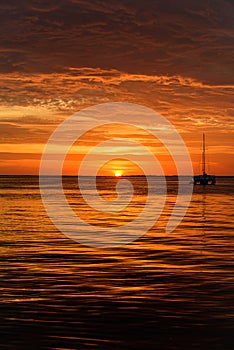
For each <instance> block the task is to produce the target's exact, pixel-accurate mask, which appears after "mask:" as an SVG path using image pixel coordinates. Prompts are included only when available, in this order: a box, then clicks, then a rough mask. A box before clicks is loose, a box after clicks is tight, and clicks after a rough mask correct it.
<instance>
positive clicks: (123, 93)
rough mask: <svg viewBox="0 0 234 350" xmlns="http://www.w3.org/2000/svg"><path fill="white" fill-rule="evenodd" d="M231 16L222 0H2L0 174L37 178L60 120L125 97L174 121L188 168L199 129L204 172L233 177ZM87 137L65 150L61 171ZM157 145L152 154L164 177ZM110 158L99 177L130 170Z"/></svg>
mask: <svg viewBox="0 0 234 350" xmlns="http://www.w3.org/2000/svg"><path fill="white" fill-rule="evenodd" d="M233 16H234V4H233V1H231V0H229V1H228V0H212V1H211V0H196V1H192V0H146V1H142V0H109V1H107V0H57V1H53V2H52V1H48V0H47V1H44V0H35V1H34V0H21V1H18V0H7V1H5V0H2V1H1V3H0V23H1V31H0V153H1V154H0V174H38V172H39V165H40V159H41V155H42V152H43V148H44V145H45V144H46V142H47V140H48V138H49V136H50V135H51V133H52V132H53V131H54V130H55V128H56V127H57V126H58V125H59V124H60V123H61V122H62V121H64V120H65V119H66V118H68V117H69V116H70V115H72V114H73V113H75V112H78V111H80V110H82V109H83V108H86V107H90V106H93V105H96V104H100V103H105V102H131V103H136V104H140V105H143V106H146V107H149V108H151V109H153V110H155V111H156V112H158V113H160V114H161V115H163V116H164V117H166V118H167V119H168V120H169V121H170V123H172V124H173V125H174V126H175V128H176V129H177V130H178V132H179V133H180V135H181V137H182V138H183V140H184V142H185V144H186V146H187V147H188V150H189V152H190V155H191V159H192V162H193V167H194V172H195V173H197V172H198V173H199V171H200V163H201V140H202V133H203V132H205V133H206V140H207V154H208V165H209V168H208V170H209V171H210V172H211V173H215V174H216V175H234V171H233V164H234V161H233V153H234V150H233V116H234V105H233V100H234V98H233V97H234V96H233V86H234V81H233V80H234V73H233V72H234V69H233V68H234V67H233V47H234V27H233V23H234V20H233ZM142 118H143V117H142ZM111 121H113V120H111V118H110V122H111ZM132 122H133V123H134V118H133V120H132ZM152 124H153V121H152ZM120 130H121V128H120V129H118V130H115V134H116V133H117V134H118V132H119V131H120ZM99 135H101V136H103V139H105V130H104V131H102V130H99ZM115 136H116V135H115ZM123 137H124V136H123ZM90 140H93V138H92V136H90V139H89V141H88V140H87V138H86V141H85V142H84V144H83V148H82V147H80V148H78V149H77V150H76V151H74V152H72V151H71V152H70V157H67V164H66V167H65V168H66V173H67V174H75V173H76V171H75V167H76V166H77V162H78V163H79V161H80V160H81V159H82V158H83V157H84V155H85V153H86V152H87V145H88V144H89V143H90ZM98 140H99V141H101V140H102V137H100V138H99V139H98ZM95 142H97V140H95ZM152 143H154V141H152ZM161 146H162V145H161ZM161 146H160V145H158V144H155V148H154V150H155V152H156V153H157V154H158V155H159V157H160V156H161V161H162V162H164V163H165V164H164V165H165V173H166V174H167V175H173V174H174V172H175V167H174V166H173V165H170V164H169V162H168V158H167V156H166V151H165V149H162V147H161ZM131 147H132V146H131ZM109 151H110V153H111V152H112V151H113V155H114V156H115V157H117V156H118V157H117V158H122V155H123V154H124V152H122V153H121V152H120V153H119V154H117V152H115V151H114V149H113V148H112V147H110V148H109ZM133 152H134V151H133ZM138 156H139V157H143V155H142V154H140V153H139V154H138ZM118 162H119V163H118ZM118 162H117V163H118V165H116V164H117V163H112V165H109V170H108V166H107V167H106V169H107V170H106V174H108V171H109V172H110V173H111V167H113V169H112V170H113V171H114V170H116V167H120V168H121V167H122V168H123V169H124V171H126V172H128V171H130V170H129V169H128V171H127V170H126V169H127V166H126V164H125V163H124V162H122V163H121V162H120V160H119V161H118ZM123 169H120V170H123ZM117 170H118V169H117ZM133 170H134V169H133V168H132V171H133ZM135 170H136V168H135ZM90 171H91V168H90ZM147 171H148V172H150V168H149V169H148V170H147ZM88 173H89V167H88V169H87V174H88ZM128 173H129V172H128ZM130 173H131V171H130ZM130 173H129V174H130Z"/></svg>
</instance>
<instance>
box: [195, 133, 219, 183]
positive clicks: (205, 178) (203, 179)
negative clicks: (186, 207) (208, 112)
mask: <svg viewBox="0 0 234 350" xmlns="http://www.w3.org/2000/svg"><path fill="white" fill-rule="evenodd" d="M193 182H194V185H215V183H216V176H215V175H208V174H207V173H206V145H205V134H204V133H203V138H202V175H196V176H194V177H193Z"/></svg>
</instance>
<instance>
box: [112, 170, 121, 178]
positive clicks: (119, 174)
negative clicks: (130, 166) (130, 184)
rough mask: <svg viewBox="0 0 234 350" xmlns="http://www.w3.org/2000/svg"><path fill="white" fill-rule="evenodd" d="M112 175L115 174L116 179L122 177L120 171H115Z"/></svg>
mask: <svg viewBox="0 0 234 350" xmlns="http://www.w3.org/2000/svg"><path fill="white" fill-rule="evenodd" d="M114 173H115V176H116V177H120V176H122V171H120V170H115V171H114Z"/></svg>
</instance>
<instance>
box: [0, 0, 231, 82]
mask: <svg viewBox="0 0 234 350" xmlns="http://www.w3.org/2000/svg"><path fill="white" fill-rule="evenodd" d="M13 4H14V6H15V8H14V11H9V10H8V9H7V8H6V9H5V10H4V9H3V11H2V15H0V20H1V34H0V40H1V47H2V48H3V50H4V53H2V56H1V57H0V69H1V71H2V72H10V71H12V72H13V71H14V72H15V71H18V72H30V73H39V72H44V73H45V72H46V73H51V72H61V71H63V69H64V67H69V66H72V67H82V66H88V67H100V68H101V69H102V70H103V69H113V68H115V69H117V70H119V71H125V72H127V73H131V74H134V73H135V74H143V75H144V74H146V75H148V74H150V75H156V76H157V75H159V76H165V75H167V74H168V75H170V76H177V75H178V76H186V77H191V78H193V79H195V80H198V81H203V82H206V83H209V84H211V83H212V84H214V83H215V84H216V85H219V84H221V85H222V84H230V74H231V72H232V59H231V55H230V50H232V47H233V27H232V13H233V5H232V4H231V3H229V2H227V1H225V0H215V1H214V2H212V5H211V3H210V2H209V1H208V0H202V1H201V0H198V1H196V2H191V1H190V2H188V1H176V2H172V1H169V0H165V1H157V2H156V1H146V2H144V3H142V2H141V1H134V2H131V1H128V2H126V1H123V0H120V1H113V0H112V1H110V2H108V3H107V2H106V1H97V0H94V1H88V0H86V1H84V0H83V1H75V0H73V1H71V0H66V1H65V0H60V1H58V2H56V4H51V3H48V1H26V0H23V1H22V2H19V3H17V4H16V2H12V6H13ZM5 6H6V5H5ZM3 7H4V6H3ZM12 50H14V52H13V51H12Z"/></svg>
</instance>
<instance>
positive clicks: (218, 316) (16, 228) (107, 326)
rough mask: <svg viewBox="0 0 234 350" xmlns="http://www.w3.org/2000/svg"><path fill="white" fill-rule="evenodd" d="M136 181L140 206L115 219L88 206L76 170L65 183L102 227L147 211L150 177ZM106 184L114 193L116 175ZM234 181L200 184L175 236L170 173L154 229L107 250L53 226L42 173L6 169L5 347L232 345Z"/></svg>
mask: <svg viewBox="0 0 234 350" xmlns="http://www.w3.org/2000/svg"><path fill="white" fill-rule="evenodd" d="M130 180H132V181H133V183H134V186H135V192H134V196H135V199H134V200H133V202H132V205H131V206H130V207H129V208H128V210H127V211H126V214H125V213H124V211H123V212H122V213H121V216H120V217H119V218H118V220H117V219H116V217H114V218H111V219H110V218H109V219H108V220H107V221H108V222H107V221H105V218H104V219H102V220H100V217H99V216H98V215H97V213H96V214H95V215H92V213H91V212H89V210H88V209H87V207H85V206H84V204H82V203H81V201H80V200H81V198H80V194H79V193H78V192H79V191H78V189H77V183H76V181H77V179H76V178H75V177H65V178H64V181H63V184H64V189H65V193H66V195H67V198H68V201H69V203H70V205H71V207H72V208H73V210H74V212H76V213H77V214H78V213H79V212H81V213H82V215H86V217H87V219H88V220H90V222H91V224H92V225H94V230H95V225H96V226H98V225H102V226H103V225H104V226H105V224H106V226H107V227H108V225H111V224H112V223H111V220H113V224H115V225H121V223H125V222H126V221H129V220H131V217H132V216H133V215H134V213H136V212H138V211H139V210H140V209H139V208H141V206H142V205H143V204H144V198H145V196H147V188H145V187H146V183H145V181H144V178H141V177H135V178H134V177H133V178H132V179H130ZM98 181H99V185H98V186H99V188H100V191H101V192H102V195H103V197H104V198H106V199H107V200H108V198H109V197H110V198H112V197H113V196H114V192H115V186H114V185H115V183H116V181H117V179H114V178H99V180H98ZM155 181H157V179H156V178H155ZM88 183H89V178H87V184H88ZM233 185H234V178H232V177H218V178H217V184H216V185H215V186H199V185H198V186H195V187H194V189H193V196H192V201H191V203H190V207H189V209H188V211H187V214H186V216H185V217H184V219H183V220H182V222H181V223H180V225H179V226H178V227H177V229H176V230H175V231H174V232H172V233H169V234H166V233H165V226H166V223H167V222H168V219H169V216H170V213H171V208H172V205H173V203H174V201H175V198H176V193H177V180H176V178H173V177H172V178H167V187H168V193H167V203H166V205H165V207H164V209H163V212H162V214H161V216H160V218H159V220H158V222H157V223H156V224H155V225H154V227H153V228H152V229H151V230H150V231H149V232H147V233H146V234H144V235H143V236H141V237H139V238H138V239H137V240H135V241H133V242H130V243H128V244H126V245H123V246H121V247H115V248H111V247H109V248H104V249H103V248H102V249H99V248H94V247H90V246H85V245H82V244H80V243H79V242H76V241H73V240H72V239H70V238H69V237H67V236H65V235H64V234H63V233H61V232H60V231H59V230H58V229H57V228H56V227H55V226H54V224H53V223H52V222H51V220H50V219H49V217H48V216H47V213H46V211H45V209H44V207H43V204H42V200H41V196H40V191H39V180H38V177H36V176H35V177H34V176H1V177H0V196H1V218H0V224H1V225H0V230H1V236H0V276H1V279H0V281H1V283H0V304H1V309H0V349H3V350H4V349H12V350H13V349H14V350H18V349H24V350H27V349H35V350H36V349H45V350H47V349H48V350H73V349H77V350H80V349H81V350H83V349H101V350H102V349H103V350H105V349H107V350H111V349H118V350H122V349H123V350H129V349H142V350H143V349H144V350H145V349H146V350H147V349H172V350H174V349H178V350H183V349H186V350H187V349H219V350H220V349H222V350H223V349H233V343H234V339H233V334H234V329H233V324H234V323H233V316H234V308H233V304H234V303H233V291H234V280H233V248H234V246H233V245H234V240H233V238H234V233H233V188H234V186H233ZM156 187H157V186H156ZM159 195H160V194H159ZM110 198H109V199H110ZM142 203H143V204H142ZM116 220H117V222H116ZM140 229H141V228H140V227H139V230H140Z"/></svg>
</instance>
